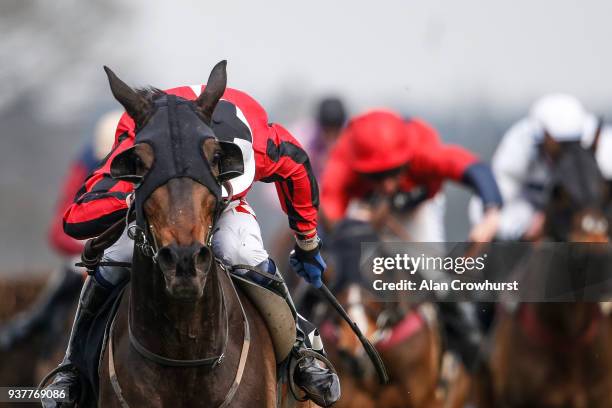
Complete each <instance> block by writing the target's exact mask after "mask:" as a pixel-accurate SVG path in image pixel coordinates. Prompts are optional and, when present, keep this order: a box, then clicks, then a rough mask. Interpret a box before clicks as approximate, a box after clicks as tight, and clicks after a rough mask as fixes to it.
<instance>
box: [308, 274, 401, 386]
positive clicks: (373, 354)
mask: <svg viewBox="0 0 612 408" xmlns="http://www.w3.org/2000/svg"><path fill="white" fill-rule="evenodd" d="M319 292H320V293H321V294H322V295H323V297H324V298H325V299H327V301H328V302H329V303H331V305H332V306H333V307H334V309H336V311H337V312H338V314H339V315H340V316H342V318H343V319H344V321H345V322H346V323H348V325H349V326H350V327H351V329H352V330H353V333H355V335H356V336H357V338H358V339H359V341H360V342H361V345H362V346H363V349H364V350H365V352H366V353H367V354H368V357H370V361H372V364H374V368H375V369H376V373H377V374H378V380H379V381H380V383H381V384H387V383H388V382H389V376H388V375H387V369H386V368H385V364H384V363H383V361H382V359H381V358H380V355H379V354H378V351H376V349H375V348H374V346H373V345H372V343H370V342H369V341H368V339H366V338H365V336H364V335H363V333H361V330H360V329H359V327H358V326H357V324H356V323H355V322H354V321H352V320H351V318H350V317H349V315H348V313H346V310H344V308H343V307H342V305H341V304H340V302H338V299H336V297H335V296H334V295H333V294H332V293H331V291H330V290H329V288H328V287H327V286H325V284H323V285H321V287H320V288H319Z"/></svg>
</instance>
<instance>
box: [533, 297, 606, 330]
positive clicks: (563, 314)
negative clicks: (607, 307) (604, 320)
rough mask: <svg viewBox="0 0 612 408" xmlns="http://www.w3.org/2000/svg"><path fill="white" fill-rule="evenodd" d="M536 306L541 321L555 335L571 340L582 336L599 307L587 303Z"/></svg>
mask: <svg viewBox="0 0 612 408" xmlns="http://www.w3.org/2000/svg"><path fill="white" fill-rule="evenodd" d="M536 305H537V306H536V313H537V315H538V318H539V319H540V321H542V323H543V324H545V325H546V326H547V327H548V328H549V329H552V330H554V332H555V333H558V334H559V335H561V336H563V337H569V338H574V337H578V336H580V335H581V334H582V333H583V332H584V331H585V330H586V329H587V328H588V327H589V325H590V323H591V321H592V319H593V318H594V317H595V311H596V310H595V308H596V307H597V304H595V303H587V302H577V303H537V304H536Z"/></svg>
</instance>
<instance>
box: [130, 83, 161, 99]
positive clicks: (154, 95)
mask: <svg viewBox="0 0 612 408" xmlns="http://www.w3.org/2000/svg"><path fill="white" fill-rule="evenodd" d="M136 92H137V93H138V95H140V96H141V97H143V98H145V99H146V100H147V102H149V103H152V102H154V101H155V100H156V99H159V98H161V97H162V96H164V95H166V93H165V92H164V91H162V90H161V89H159V88H156V87H154V86H150V85H149V86H145V87H142V88H137V89H136Z"/></svg>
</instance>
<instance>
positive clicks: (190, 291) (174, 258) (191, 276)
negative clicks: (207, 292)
mask: <svg viewBox="0 0 612 408" xmlns="http://www.w3.org/2000/svg"><path fill="white" fill-rule="evenodd" d="M156 259H157V263H158V265H159V268H160V270H161V272H162V273H163V275H164V280H165V282H166V290H167V292H168V294H169V295H170V296H171V297H173V298H175V299H178V300H185V301H196V300H198V299H199V298H200V297H201V296H202V294H203V293H204V286H205V285H206V278H207V276H208V271H209V270H210V267H211V265H212V262H213V259H214V257H213V255H212V251H211V249H210V248H209V247H207V246H205V245H202V244H200V243H194V244H192V245H190V246H179V245H176V244H170V245H167V246H165V247H163V248H160V250H159V251H158V253H157V255H156Z"/></svg>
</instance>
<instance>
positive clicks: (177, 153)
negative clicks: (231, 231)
mask: <svg viewBox="0 0 612 408" xmlns="http://www.w3.org/2000/svg"><path fill="white" fill-rule="evenodd" d="M225 67H226V62H225V61H222V62H220V63H218V64H217V65H216V66H215V67H214V68H213V70H212V72H211V73H210V77H209V79H208V83H207V86H206V88H205V90H204V91H203V92H202V93H201V95H200V96H199V97H198V98H197V99H196V100H195V101H190V100H187V99H184V98H181V97H179V96H175V95H170V94H166V93H165V92H163V91H160V90H158V89H154V88H148V89H140V90H134V89H132V88H130V87H129V86H128V85H126V84H125V83H124V82H123V81H121V80H120V79H119V78H118V77H117V76H116V75H115V74H114V73H113V72H112V71H111V70H110V69H108V68H107V67H105V70H106V73H107V75H108V79H109V83H110V88H111V90H112V93H113V95H114V97H115V98H116V99H117V101H119V102H120V103H121V104H122V105H123V107H124V108H125V110H126V112H127V113H128V114H129V116H130V117H131V118H132V119H133V120H134V123H135V129H136V138H135V143H134V145H133V146H132V147H130V148H128V149H127V150H125V151H122V152H121V153H119V154H117V155H116V156H115V157H114V158H113V160H112V162H111V175H112V177H114V178H116V179H119V180H124V181H128V182H132V183H134V184H135V194H134V207H135V211H136V225H137V228H138V230H139V231H141V232H142V233H143V234H144V236H145V237H146V238H148V241H149V242H152V243H153V244H154V245H153V251H152V252H153V256H152V257H153V259H154V261H155V264H156V265H157V266H158V267H159V270H160V271H161V272H162V274H163V278H164V283H165V290H166V292H167V294H168V295H169V296H170V297H171V298H174V299H177V300H183V301H197V300H198V299H200V298H201V297H202V295H203V291H204V287H205V285H206V281H207V276H208V274H209V271H210V270H211V267H212V265H213V263H214V255H213V254H212V251H211V249H210V246H209V241H210V237H211V233H212V229H213V226H214V224H215V221H216V219H217V218H218V216H219V214H220V212H221V209H222V203H223V198H222V185H224V183H225V182H227V181H228V180H229V179H231V178H233V177H236V176H238V175H240V174H242V170H243V168H242V155H241V153H240V149H239V148H238V147H237V146H236V145H234V144H232V143H228V142H223V141H219V140H217V139H216V137H215V134H214V132H213V130H212V128H211V118H212V114H213V111H214V109H215V106H216V105H217V103H218V102H219V100H220V99H221V97H222V95H223V93H224V92H225V88H226V82H227V75H226V70H225ZM228 191H229V189H228ZM230 195H231V193H230Z"/></svg>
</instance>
